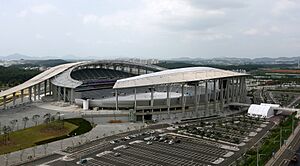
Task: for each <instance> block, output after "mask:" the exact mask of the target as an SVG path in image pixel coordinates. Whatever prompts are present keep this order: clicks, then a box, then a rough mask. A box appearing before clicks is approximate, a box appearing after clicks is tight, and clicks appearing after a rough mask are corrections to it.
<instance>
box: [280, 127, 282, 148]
mask: <svg viewBox="0 0 300 166" xmlns="http://www.w3.org/2000/svg"><path fill="white" fill-rule="evenodd" d="M281 146H282V127H280V148H281Z"/></svg>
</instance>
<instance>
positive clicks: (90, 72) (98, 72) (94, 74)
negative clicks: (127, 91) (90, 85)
mask: <svg viewBox="0 0 300 166" xmlns="http://www.w3.org/2000/svg"><path fill="white" fill-rule="evenodd" d="M131 76H133V74H130V73H126V72H122V71H117V70H111V69H101V68H99V69H80V70H76V71H73V72H72V73H71V77H72V78H73V79H76V80H81V81H84V82H89V81H95V80H117V79H120V78H126V77H131Z"/></svg>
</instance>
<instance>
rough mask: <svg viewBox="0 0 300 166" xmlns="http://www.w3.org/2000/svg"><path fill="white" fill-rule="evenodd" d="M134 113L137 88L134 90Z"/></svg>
mask: <svg viewBox="0 0 300 166" xmlns="http://www.w3.org/2000/svg"><path fill="white" fill-rule="evenodd" d="M134 112H136V88H134Z"/></svg>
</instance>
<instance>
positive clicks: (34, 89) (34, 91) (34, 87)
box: [33, 84, 37, 101]
mask: <svg viewBox="0 0 300 166" xmlns="http://www.w3.org/2000/svg"><path fill="white" fill-rule="evenodd" d="M33 93H34V97H33V100H34V101H36V95H37V94H36V84H35V85H33Z"/></svg>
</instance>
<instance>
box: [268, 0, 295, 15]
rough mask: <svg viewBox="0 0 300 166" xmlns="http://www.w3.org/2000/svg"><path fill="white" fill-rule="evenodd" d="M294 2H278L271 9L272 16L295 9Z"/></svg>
mask: <svg viewBox="0 0 300 166" xmlns="http://www.w3.org/2000/svg"><path fill="white" fill-rule="evenodd" d="M295 6H296V2H294V1H293V0H278V1H277V2H276V3H275V5H274V7H273V8H272V14H274V15H279V14H282V13H283V12H285V11H287V10H289V9H292V8H295Z"/></svg>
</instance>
